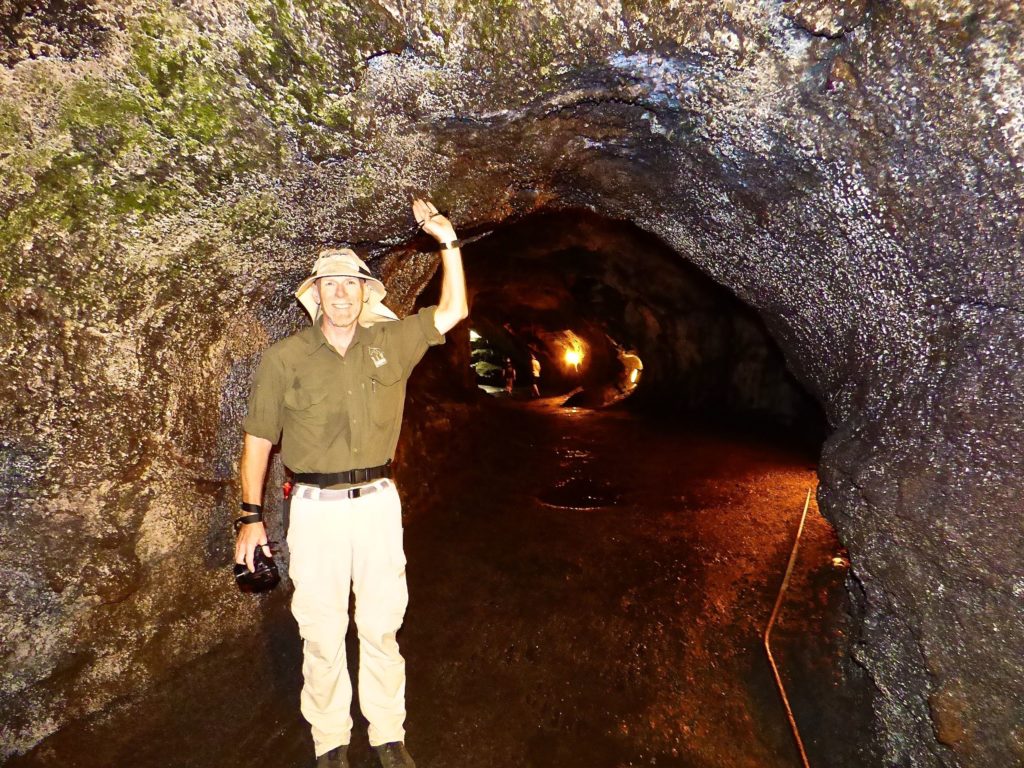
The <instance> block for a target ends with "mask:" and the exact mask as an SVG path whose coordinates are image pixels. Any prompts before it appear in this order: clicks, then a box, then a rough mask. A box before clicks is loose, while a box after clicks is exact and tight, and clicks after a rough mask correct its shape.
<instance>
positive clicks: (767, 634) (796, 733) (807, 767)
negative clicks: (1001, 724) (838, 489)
mask: <svg viewBox="0 0 1024 768" xmlns="http://www.w3.org/2000/svg"><path fill="white" fill-rule="evenodd" d="M812 490H813V488H808V489H807V501H805V502H804V513H803V514H802V515H801V516H800V526H799V527H798V528H797V530H796V539H794V541H793V551H792V552H790V554H789V565H787V566H786V575H785V576H783V578H782V586H781V587H780V588H779V596H778V597H777V598H775V607H774V608H773V609H772V615H771V618H770V619H768V626H767V627H766V628H765V630H764V649H765V651H766V652H767V653H768V662H769V663H770V664H771V665H772V672H773V673H774V674H775V684H776V685H777V686H778V687H779V693H780V694H781V695H782V703H783V705H784V706H785V707H786V717H788V718H789V727H790V728H791V729H792V730H793V738H794V739H796V746H797V749H799V750H800V759H801V760H802V761H803V764H804V768H811V764H810V763H808V762H807V752H806V751H805V750H804V742H803V740H802V739H801V738H800V729H799V728H797V726H796V718H795V717H793V710H792V708H791V707H790V706H789V697H787V696H786V688H785V686H784V685H783V684H782V678H781V677H780V676H779V668H778V667H777V666H776V665H775V658H774V657H773V656H772V647H771V642H770V641H771V634H772V626H773V625H774V624H775V619H776V617H778V615H779V608H780V606H781V605H782V597H783V595H785V594H786V588H787V587H788V586H789V577H790V576H791V575H792V574H793V564H794V563H795V562H796V550H797V547H799V546H800V535H801V534H802V533H803V532H804V521H805V520H806V519H807V508H808V507H809V506H810V505H811V491H812Z"/></svg>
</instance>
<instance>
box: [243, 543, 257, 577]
mask: <svg viewBox="0 0 1024 768" xmlns="http://www.w3.org/2000/svg"><path fill="white" fill-rule="evenodd" d="M255 557H256V547H255V545H246V547H245V567H246V568H248V569H249V573H255V572H256V566H255V564H254V558H255Z"/></svg>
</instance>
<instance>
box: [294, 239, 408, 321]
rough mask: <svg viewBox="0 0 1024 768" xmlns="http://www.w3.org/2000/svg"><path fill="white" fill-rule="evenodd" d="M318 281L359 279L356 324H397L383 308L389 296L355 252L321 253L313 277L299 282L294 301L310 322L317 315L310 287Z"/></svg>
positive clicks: (341, 250) (335, 251)
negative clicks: (360, 289)
mask: <svg viewBox="0 0 1024 768" xmlns="http://www.w3.org/2000/svg"><path fill="white" fill-rule="evenodd" d="M321 277H358V278H359V279H361V280H362V281H363V308H362V309H361V310H360V311H359V324H360V325H363V326H371V325H373V324H374V323H379V322H382V321H388V320H397V319H398V315H396V314H395V313H394V312H392V311H391V310H390V309H388V308H387V307H385V306H384V303H383V302H384V297H385V296H387V295H388V291H387V289H386V288H385V287H384V283H382V282H381V281H380V280H378V279H377V278H376V277H374V276H373V273H372V272H371V271H370V268H369V267H368V266H366V263H365V262H364V261H363V260H362V259H360V258H359V257H358V256H356V254H355V251H352V250H349V249H348V248H338V249H332V250H329V251H320V255H319V256H317V259H316V263H314V264H313V274H311V275H310V276H309V277H307V278H306V279H305V280H303V281H302V285H300V286H299V289H298V290H297V291H295V298H297V299H298V300H299V303H300V304H302V306H303V307H305V309H306V311H307V312H309V317H310V319H311V320H312V322H314V323H315V322H316V319H317V317H319V315H320V305H319V304H317V303H316V300H315V299H314V298H313V283H315V282H316V281H317V279H318V278H321Z"/></svg>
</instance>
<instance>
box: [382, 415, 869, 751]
mask: <svg viewBox="0 0 1024 768" xmlns="http://www.w3.org/2000/svg"><path fill="white" fill-rule="evenodd" d="M552 403H553V401H539V402H535V403H532V404H524V403H514V402H508V401H506V402H505V404H504V407H503V409H502V410H503V413H502V414H501V415H500V416H499V417H498V418H497V422H498V423H497V424H496V425H495V429H494V431H493V432H492V433H491V434H490V436H489V437H488V438H487V440H485V441H484V442H483V446H482V448H481V449H480V450H477V451H476V452H474V453H473V456H474V459H475V461H474V462H472V463H467V464H465V465H463V466H462V467H460V468H457V469H456V470H455V472H454V476H453V477H452V478H451V480H452V483H451V485H450V488H451V490H450V491H448V492H447V494H446V495H447V501H446V502H445V503H444V504H443V505H442V507H440V508H438V509H437V510H436V513H435V514H434V515H431V516H429V517H428V516H423V517H419V518H418V519H416V520H415V521H414V522H413V524H412V525H411V526H410V530H409V532H408V534H407V535H408V550H409V559H410V570H409V573H410V579H411V583H412V585H413V587H412V589H413V603H412V608H411V610H410V612H409V616H408V620H407V629H406V630H405V632H404V636H403V643H404V644H405V648H406V649H407V651H408V654H407V655H408V659H409V670H410V680H409V693H410V705H409V709H410V735H409V742H410V745H413V746H416V748H417V749H416V753H417V754H418V755H419V760H420V763H419V764H420V765H422V766H424V767H425V768H431V767H433V766H436V767H437V768H440V767H441V766H451V767H452V768H461V767H463V766H465V767H466V768H470V767H473V768H476V767H478V766H479V767H483V766H487V767H493V768H506V767H508V766H537V767H538V768H542V767H547V766H552V767H555V766H558V767H560V768H569V767H576V766H578V767H579V768H618V767H619V766H647V765H652V766H653V765H657V766H721V767H722V768H725V767H726V766H729V767H731V768H745V767H749V768H755V767H756V768H772V767H773V766H794V765H799V758H798V756H797V752H796V749H795V747H794V744H793V739H792V736H791V733H790V730H789V727H788V724H787V721H786V718H785V714H784V710H783V708H782V705H781V702H780V699H779V697H778V695H777V693H776V690H775V687H774V683H773V681H772V677H771V671H770V667H769V666H768V664H767V661H766V659H765V655H764V650H763V646H762V644H761V636H762V633H763V630H764V626H765V623H766V621H767V620H768V617H769V615H770V613H771V609H772V606H773V604H774V600H775V597H776V594H777V591H778V588H779V585H780V583H781V580H782V576H783V573H784V571H785V567H786V563H787V560H788V557H789V553H790V549H791V547H792V541H793V536H794V534H795V532H796V528H797V524H798V522H799V516H800V512H801V511H802V508H803V502H804V498H805V495H806V492H807V489H808V487H809V485H811V484H813V483H815V472H814V466H813V464H814V458H813V457H812V456H808V455H806V454H801V453H799V452H794V451H792V450H786V449H780V448H779V447H777V446H771V445H769V444H767V443H765V442H764V441H763V440H761V441H752V440H744V439H740V438H724V437H721V436H714V435H710V434H708V433H706V432H703V431H694V432H692V433H686V432H680V430H679V428H678V427H672V428H668V427H665V428H663V429H658V428H657V427H656V426H654V425H651V424H649V423H645V422H641V421H637V420H636V419H633V418H631V417H630V416H628V415H626V414H623V413H609V412H606V413H595V412H592V411H566V410H564V409H560V408H558V407H555V406H553V405H552ZM446 485H447V483H446ZM460 489H461V490H460ZM467 489H468V490H467ZM604 503H607V504H608V505H609V506H602V507H599V508H572V507H573V506H579V507H589V506H591V505H593V504H604ZM843 554H844V553H843V552H842V551H841V548H840V546H839V544H838V542H837V541H836V539H835V536H834V534H833V532H832V530H831V528H830V526H829V525H828V524H827V523H826V522H825V521H824V520H823V519H822V518H821V516H820V515H819V514H818V512H817V508H816V506H815V504H814V502H813V500H812V504H811V512H810V514H809V517H808V522H807V524H806V527H805V530H804V534H803V538H802V540H801V550H800V556H799V560H798V561H797V565H796V570H795V572H794V577H793V581H792V582H791V585H790V591H789V592H788V595H789V598H788V599H787V601H786V603H785V605H784V607H783V609H782V613H781V616H780V619H779V620H778V623H777V624H776V628H775V630H774V636H773V649H774V652H775V655H776V659H777V661H778V663H779V665H780V667H781V669H782V674H783V679H784V681H786V683H787V685H788V686H790V687H791V688H792V691H791V697H792V698H793V702H792V703H793V706H794V709H795V712H796V717H797V718H798V722H802V724H803V726H804V733H803V737H804V740H805V742H806V746H807V749H808V752H809V756H810V758H811V764H812V765H828V766H833V767H834V766H840V765H851V766H853V765H857V766H861V765H867V764H870V763H871V762H872V761H871V760H870V759H869V758H868V757H867V755H865V754H858V750H859V742H860V737H862V736H863V732H864V729H865V727H866V725H865V723H866V713H867V707H868V705H867V702H866V701H863V700H860V701H855V699H858V698H860V697H861V696H862V695H863V692H864V690H865V686H864V683H863V680H861V679H860V678H859V670H857V669H856V668H854V669H853V670H845V667H848V666H849V662H846V664H845V666H844V663H843V661H842V659H843V658H844V657H845V655H846V653H847V648H848V640H847V638H846V634H847V631H848V626H847V624H848V620H847V619H846V618H845V615H844V610H843V609H844V606H845V602H846V593H845V588H844V586H843V580H844V578H845V575H846V564H845V559H842V556H843ZM835 558H839V559H835ZM844 670H845V672H844ZM846 673H848V674H850V675H851V680H850V683H851V686H852V688H851V690H850V692H849V693H847V694H844V695H842V694H840V692H839V690H838V686H839V684H840V682H841V681H842V679H843V676H844V674H846ZM470 755H476V756H477V757H475V758H474V757H471V756H470ZM365 765H372V763H365Z"/></svg>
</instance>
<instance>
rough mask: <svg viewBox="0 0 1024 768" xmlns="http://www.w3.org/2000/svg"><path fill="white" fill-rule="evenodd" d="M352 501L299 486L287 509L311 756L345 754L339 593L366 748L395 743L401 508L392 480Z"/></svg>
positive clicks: (401, 611) (404, 600)
mask: <svg viewBox="0 0 1024 768" xmlns="http://www.w3.org/2000/svg"><path fill="white" fill-rule="evenodd" d="M371 485H372V486H373V487H374V488H375V491H374V492H373V493H369V494H365V495H362V496H360V497H359V498H357V499H347V498H330V497H331V496H335V497H336V496H337V492H332V491H328V490H324V491H321V490H320V489H318V488H313V487H310V486H305V485H299V486H297V487H296V489H295V492H294V493H293V496H292V502H291V519H290V522H289V527H288V549H289V551H290V553H291V562H290V566H289V574H290V576H291V579H292V582H293V584H294V585H295V594H294V595H293V597H292V614H293V615H294V616H295V620H296V621H297V622H298V624H299V634H300V635H301V636H302V676H303V678H304V684H303V686H302V696H301V709H302V715H303V716H304V717H305V718H306V720H307V721H308V722H309V724H310V726H312V731H313V742H314V745H315V747H316V754H317V755H321V754H323V753H324V752H327V751H329V750H331V749H333V748H334V747H337V746H340V745H342V744H348V743H349V738H350V736H351V733H352V715H351V706H352V682H351V679H350V677H349V673H348V664H347V661H346V658H345V633H346V631H347V629H348V605H349V585H350V584H351V585H352V588H353V590H354V592H355V596H356V610H355V620H356V629H357V631H358V634H359V702H360V705H361V708H362V710H363V715H364V716H365V717H366V719H367V720H368V721H369V722H370V729H369V736H370V744H371V745H372V746H378V745H380V744H386V743H387V742H390V741H404V739H405V728H404V723H405V660H404V659H403V658H402V655H401V654H400V653H399V652H398V642H397V640H396V639H395V634H396V633H397V632H398V628H399V627H401V626H402V619H403V617H404V616H405V609H406V606H407V605H408V602H409V592H408V590H407V588H406V583H405V553H404V551H403V549H402V505H401V502H400V501H399V498H398V491H397V489H396V488H395V484H394V481H392V480H387V479H385V480H378V481H377V482H375V483H372V484H371Z"/></svg>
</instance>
